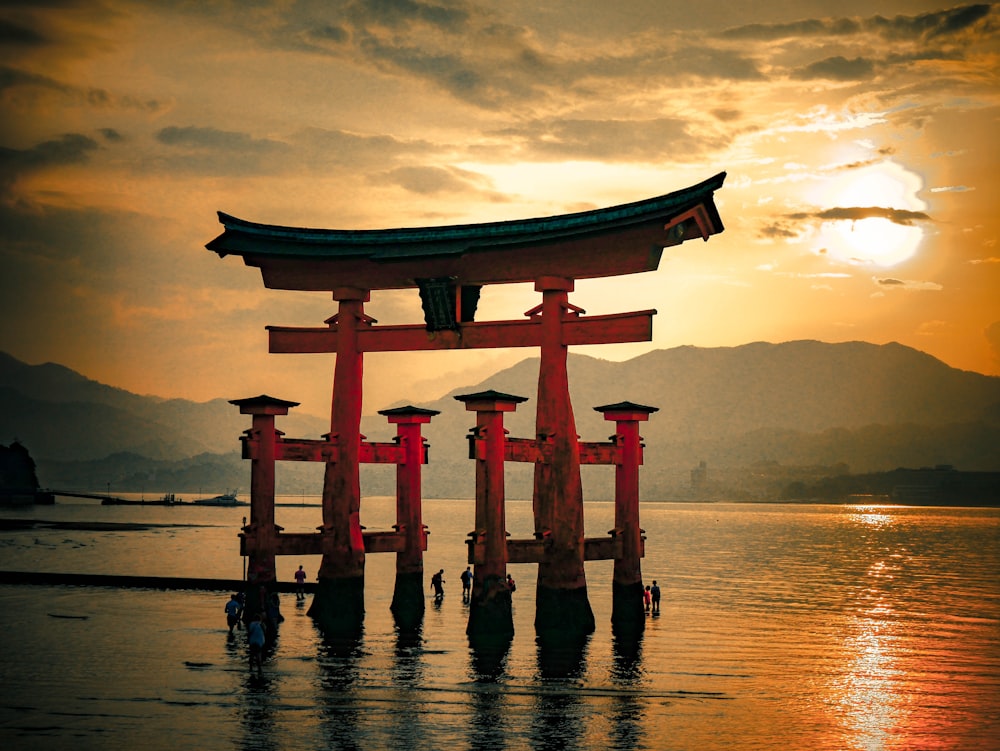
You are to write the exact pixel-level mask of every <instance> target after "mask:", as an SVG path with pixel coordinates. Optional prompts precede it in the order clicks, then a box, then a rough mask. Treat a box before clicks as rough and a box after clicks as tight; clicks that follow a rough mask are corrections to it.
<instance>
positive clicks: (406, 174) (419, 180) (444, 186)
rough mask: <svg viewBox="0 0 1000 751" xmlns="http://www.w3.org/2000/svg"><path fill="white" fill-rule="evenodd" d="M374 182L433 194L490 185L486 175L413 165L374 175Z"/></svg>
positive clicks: (465, 190) (462, 191)
mask: <svg viewBox="0 0 1000 751" xmlns="http://www.w3.org/2000/svg"><path fill="white" fill-rule="evenodd" d="M371 181H372V182H375V183H379V184H391V185H398V186H400V187H402V188H403V189H405V190H408V191H410V192H411V193H419V194H422V195H432V194H439V193H464V194H468V193H471V192H473V191H476V192H478V191H479V190H481V189H482V188H483V186H488V185H489V180H487V179H486V178H485V177H484V176H482V175H480V174H477V173H474V172H469V171H467V170H460V169H456V168H453V167H426V166H422V167H421V166H411V167H397V168H396V169H394V170H390V171H388V172H384V173H382V174H380V175H376V176H373V177H372V178H371Z"/></svg>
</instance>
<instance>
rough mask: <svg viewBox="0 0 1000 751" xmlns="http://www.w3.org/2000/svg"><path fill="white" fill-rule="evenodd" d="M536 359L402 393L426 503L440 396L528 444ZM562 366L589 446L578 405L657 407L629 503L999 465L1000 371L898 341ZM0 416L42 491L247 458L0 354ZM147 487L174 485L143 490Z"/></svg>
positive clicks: (463, 475)
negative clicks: (702, 490)
mask: <svg viewBox="0 0 1000 751" xmlns="http://www.w3.org/2000/svg"><path fill="white" fill-rule="evenodd" d="M538 364H539V361H538V358H528V359H525V360H523V361H522V362H520V363H518V364H517V365H515V366H513V367H511V368H508V369H506V370H503V371H500V372H498V373H496V374H494V375H493V376H491V377H490V378H488V379H486V380H484V381H482V382H480V383H474V384H467V385H460V386H456V388H455V389H453V391H452V392H451V393H449V394H448V395H447V396H445V397H443V398H441V399H437V400H434V401H424V400H422V399H421V395H420V394H413V395H411V398H409V399H407V400H405V403H410V404H414V405H417V406H421V407H426V408H431V409H436V410H439V411H440V412H441V414H440V415H438V416H437V417H435V418H434V419H433V421H432V422H431V423H430V424H429V425H426V426H424V434H425V435H426V436H427V437H428V440H429V442H430V444H431V462H430V464H429V465H428V466H427V467H426V468H425V472H424V478H425V495H428V496H438V497H471V493H472V492H473V490H472V489H473V482H474V481H473V469H472V466H471V462H470V461H469V460H468V459H467V452H468V449H467V443H466V438H465V436H466V435H467V433H468V429H469V428H470V427H471V426H472V424H473V423H474V421H475V417H474V415H472V414H471V413H468V412H466V411H465V408H464V406H463V405H462V404H461V403H460V402H458V401H456V400H455V399H454V398H453V397H454V396H455V395H457V394H463V393H472V392H475V391H481V390H483V389H487V388H493V389H497V390H499V391H504V392H507V393H511V394H517V395H520V396H525V397H528V398H529V400H528V401H527V402H525V403H524V404H521V405H520V406H519V407H518V410H517V412H515V413H512V414H508V415H507V416H506V422H505V424H506V427H507V428H508V429H509V430H510V434H511V435H512V436H517V437H531V436H533V434H534V397H535V390H536V388H537V379H538ZM569 368H570V385H571V390H572V399H573V405H574V410H575V414H576V419H577V428H578V431H577V432H578V433H579V434H580V437H581V439H582V440H585V441H601V440H606V439H607V436H608V435H609V434H610V432H611V430H612V429H613V427H612V425H611V424H609V423H607V422H605V421H604V420H603V418H602V417H601V415H600V414H599V413H597V412H595V411H594V409H593V408H594V407H597V406H600V405H604V404H610V403H614V402H618V401H623V400H628V401H633V402H638V403H641V404H647V405H650V406H654V407H657V408H658V409H659V411H658V412H656V413H654V414H653V415H652V417H651V419H650V420H649V422H648V423H644V424H643V425H642V430H641V432H642V435H643V437H644V439H645V445H646V451H645V465H644V467H643V470H642V486H643V495H644V496H645V497H683V496H685V495H686V494H690V492H691V489H692V488H691V470H692V468H694V467H696V466H698V465H699V464H700V463H701V462H705V465H706V467H707V468H708V470H709V472H710V473H712V476H714V478H715V479H716V480H717V481H720V482H721V481H723V480H725V478H727V477H731V478H740V477H744V476H750V475H753V474H754V473H756V474H757V475H761V474H767V475H777V476H779V477H780V476H784V475H789V476H791V477H792V478H793V479H800V478H799V475H801V474H803V473H805V474H808V475H809V476H810V477H812V476H815V475H817V474H822V473H824V472H826V473H828V474H829V473H835V472H840V471H844V470H845V469H846V470H849V471H851V472H855V473H865V472H877V471H887V470H892V469H895V468H897V467H921V466H934V465H942V464H949V465H954V466H955V467H958V468H959V469H962V470H972V471H987V470H990V471H996V470H1000V377H996V376H985V375H982V374H978V373H972V372H968V371H961V370H957V369H954V368H951V367H949V366H948V365H946V364H944V363H942V362H941V361H939V360H937V359H935V358H933V357H931V356H929V355H927V354H924V353H922V352H919V351H917V350H914V349H911V348H908V347H904V346H902V345H899V344H886V345H873V344H867V343H863V342H847V343H840V344H828V343H822V342H815V341H796V342H786V343H781V344H770V343H764V342H758V343H753V344H746V345H742V346H738V347H718V348H700V347H677V348H672V349H665V350H656V351H653V352H650V353H648V354H645V355H642V356H640V357H636V358H634V359H632V360H628V361H625V362H612V361H607V360H600V359H595V358H592V357H586V356H581V355H573V354H571V355H570V360H569ZM385 406H389V405H385ZM0 410H2V412H0V414H2V415H3V417H2V418H0V443H5V442H6V443H9V442H11V441H12V440H14V439H17V440H19V441H20V442H21V443H23V444H24V445H25V446H27V447H28V449H29V450H30V451H31V454H32V456H33V457H35V459H36V461H37V463H38V467H39V479H40V482H41V483H42V485H43V486H49V487H62V486H63V484H65V483H66V482H72V483H73V484H75V485H77V486H79V485H81V484H86V483H88V482H98V483H99V484H98V485H96V487H104V485H105V483H106V482H107V481H112V482H115V483H116V486H117V487H118V488H119V489H120V490H122V491H125V490H128V489H129V488H128V487H125V485H133V484H136V483H138V482H140V481H141V482H142V484H143V488H144V489H147V490H150V489H155V490H164V491H167V490H169V491H189V490H193V489H197V488H200V487H209V486H211V487H213V488H216V487H217V488H225V487H231V486H238V485H242V486H243V487H247V486H248V484H249V479H248V478H249V467H248V466H246V465H245V464H243V463H242V462H241V460H240V459H239V456H238V454H237V453H236V452H237V451H238V437H239V435H240V434H241V432H242V431H243V430H245V429H246V418H245V417H244V416H241V415H239V414H238V413H237V411H236V410H234V409H233V408H232V405H230V404H228V402H227V401H226V400H224V399H217V400H213V401H210V402H206V403H195V402H190V401H186V400H179V399H171V400H164V399H158V398H155V397H148V396H138V395H135V394H130V393H128V392H126V391H123V390H121V389H117V388H114V387H112V386H108V385H104V384H99V383H96V382H94V381H91V380H89V379H86V378H84V377H83V376H81V375H79V374H77V373H75V372H73V371H71V370H69V369H66V368H64V367H62V366H59V365H53V364H46V365H38V366H31V365H26V364H24V363H21V362H19V361H18V360H16V359H14V358H11V357H9V356H7V355H0ZM278 420H279V423H278V427H279V429H280V430H282V431H283V432H284V433H285V434H286V435H288V436H290V437H308V438H315V437H318V436H319V435H321V434H322V433H323V432H325V431H326V429H327V428H326V424H327V423H326V421H325V420H322V419H318V418H313V417H309V416H301V415H295V413H294V412H293V413H292V414H290V415H289V416H287V417H280V418H278ZM362 432H363V433H364V434H365V435H366V436H367V437H368V439H369V440H376V441H382V440H391V437H392V435H394V432H395V431H394V429H393V428H391V427H390V426H389V425H387V424H386V421H385V419H384V418H382V417H380V416H377V415H376V416H368V417H365V418H364V420H363V425H362ZM313 469H315V468H303V467H285V466H283V467H282V468H281V471H280V472H279V476H278V481H279V492H289V493H299V492H306V493H317V492H319V490H318V488H316V487H314V486H313V484H314V483H315V481H316V480H315V478H316V477H317V475H316V473H315V472H313V471H312V470H313ZM526 469H530V468H526V467H523V466H516V467H515V466H512V467H510V470H509V474H510V477H509V483H508V493H509V495H510V497H523V496H524V493H525V492H528V493H530V478H526V476H525V470H526ZM585 474H586V476H585V483H590V486H591V487H593V488H594V492H595V493H597V494H604V493H606V492H608V488H609V487H610V484H609V483H610V481H609V479H608V478H607V477H605V475H608V476H610V475H613V472H610V470H608V468H586V470H585ZM98 477H100V478H101V479H100V480H98V479H97V478H98ZM363 477H364V482H365V490H366V492H371V493H382V492H384V493H391V492H393V489H394V482H395V478H394V473H393V472H392V471H391V468H384V467H365V468H364V472H363ZM726 481H728V480H726ZM157 482H160V483H167V482H170V483H173V484H172V485H162V486H161V487H155V488H154V486H153V485H151V484H150V483H154V484H155V483H157ZM732 482H741V483H743V482H744V480H739V479H733V480H732ZM209 483H212V484H211V485H209ZM185 485H188V486H190V487H185ZM134 489H135V490H139V489H140V488H138V487H136V488H134Z"/></svg>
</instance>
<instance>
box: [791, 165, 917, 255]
mask: <svg viewBox="0 0 1000 751" xmlns="http://www.w3.org/2000/svg"><path fill="white" fill-rule="evenodd" d="M922 187H923V181H922V180H921V179H920V177H919V176H918V175H916V174H914V173H912V172H909V171H908V170H906V169H905V168H903V167H901V166H900V165H898V164H896V163H894V162H881V163H879V164H873V165H870V166H868V167H864V168H861V169H858V170H851V171H850V172H849V173H845V174H843V175H840V176H838V177H837V178H835V179H833V180H829V181H825V182H824V183H823V185H822V186H821V187H820V188H818V189H817V191H815V194H814V195H812V196H810V198H812V199H813V200H814V201H815V202H816V203H817V204H818V205H819V206H820V207H821V209H822V210H821V211H820V212H819V213H818V216H819V218H821V219H822V222H821V224H820V226H819V232H818V238H817V239H818V242H819V249H820V251H821V252H823V253H826V254H828V255H829V257H830V258H832V259H834V260H837V261H840V262H843V263H851V264H874V265H876V266H882V267H888V266H895V265H896V264H898V263H902V262H903V261H905V260H907V259H909V258H911V257H912V256H913V255H914V254H915V253H916V252H917V248H918V247H919V245H920V241H921V239H923V236H924V231H923V228H922V227H921V226H920V225H919V224H915V223H913V221H912V219H911V218H909V217H908V213H909V212H921V211H923V210H924V209H925V208H926V204H924V202H923V201H921V200H920V199H919V198H917V192H918V191H919V190H920V189H921V188H922Z"/></svg>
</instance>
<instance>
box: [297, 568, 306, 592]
mask: <svg viewBox="0 0 1000 751" xmlns="http://www.w3.org/2000/svg"><path fill="white" fill-rule="evenodd" d="M305 586H306V572H305V571H303V570H302V566H299V570H298V571H296V572H295V599H296V600H304V599H306V590H305Z"/></svg>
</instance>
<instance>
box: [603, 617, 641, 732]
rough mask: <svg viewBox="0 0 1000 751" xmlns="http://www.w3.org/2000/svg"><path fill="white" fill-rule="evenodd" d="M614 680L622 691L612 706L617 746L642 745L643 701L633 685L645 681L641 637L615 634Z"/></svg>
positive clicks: (612, 727)
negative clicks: (620, 636)
mask: <svg viewBox="0 0 1000 751" xmlns="http://www.w3.org/2000/svg"><path fill="white" fill-rule="evenodd" d="M612 650H613V662H612V665H611V682H612V683H613V684H615V685H616V686H619V687H621V688H622V689H623V691H622V692H621V693H620V694H618V695H617V696H616V697H615V699H614V702H613V704H612V707H611V717H610V720H611V740H612V741H613V743H612V747H614V748H642V747H643V738H644V737H645V733H644V732H643V727H644V724H645V719H646V712H645V709H644V704H643V702H642V701H641V700H640V698H639V696H638V695H637V693H635V692H634V689H636V688H638V687H639V686H640V685H641V683H642V678H643V671H642V637H641V636H640V637H639V638H616V639H615V640H614V642H613V643H612Z"/></svg>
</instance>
